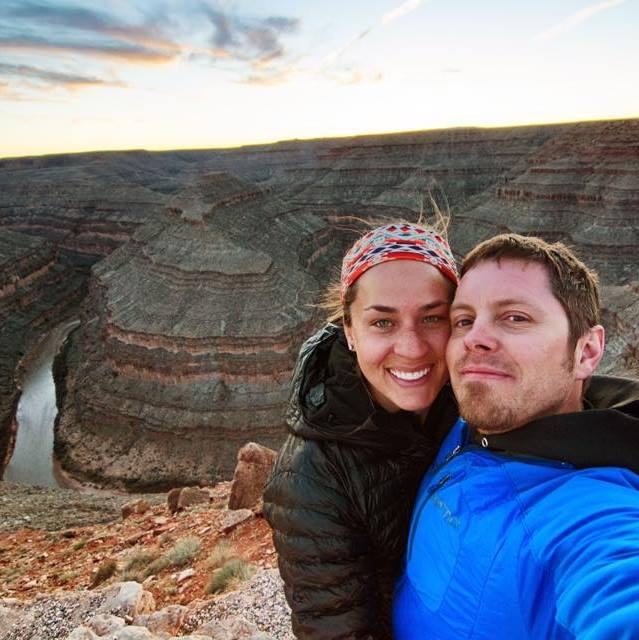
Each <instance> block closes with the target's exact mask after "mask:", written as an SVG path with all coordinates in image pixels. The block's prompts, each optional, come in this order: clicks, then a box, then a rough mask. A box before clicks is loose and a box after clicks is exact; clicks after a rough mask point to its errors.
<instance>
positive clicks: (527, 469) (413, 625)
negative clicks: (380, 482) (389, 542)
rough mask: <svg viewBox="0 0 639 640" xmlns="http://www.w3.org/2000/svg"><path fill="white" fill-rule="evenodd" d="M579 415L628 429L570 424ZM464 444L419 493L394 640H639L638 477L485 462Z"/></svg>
mask: <svg viewBox="0 0 639 640" xmlns="http://www.w3.org/2000/svg"><path fill="white" fill-rule="evenodd" d="M635 406H636V403H635ZM585 414H590V415H589V416H588V418H590V421H591V422H592V418H593V416H594V417H599V419H607V420H610V421H612V422H613V423H618V422H619V421H620V420H621V422H623V421H624V420H625V419H626V417H627V416H623V415H622V414H621V412H619V411H615V410H610V411H597V412H587V411H586V412H580V413H579V414H568V416H567V417H566V420H567V421H568V422H570V420H572V421H574V422H575V424H577V426H578V423H579V420H583V419H584V418H586V416H585ZM553 419H554V421H555V423H556V424H557V425H558V426H559V428H561V426H562V420H563V417H562V416H555V417H554V418H553ZM586 419H587V418H586ZM544 420H545V423H546V426H548V423H549V421H550V423H552V421H553V420H552V419H544ZM627 422H630V423H634V424H630V425H629V424H624V425H622V426H623V427H624V428H632V427H634V428H635V429H636V428H637V425H638V424H639V422H638V421H637V420H636V418H632V419H630V418H628V420H627ZM551 426H552V425H551ZM617 426H619V425H617ZM600 427H601V424H600ZM584 431H586V430H584ZM600 431H601V429H600ZM531 433H534V431H531ZM635 435H636V434H635ZM472 436H473V434H472V433H470V430H469V429H468V427H467V425H466V423H465V422H464V421H463V420H461V419H460V420H459V421H458V422H457V424H456V425H455V427H454V428H453V430H452V431H451V433H450V434H449V436H448V438H447V439H446V440H445V442H444V444H443V445H442V448H441V450H440V452H439V455H438V458H437V460H436V461H435V463H434V464H433V466H432V468H431V470H430V471H429V472H428V473H427V474H426V476H425V477H424V480H423V482H422V485H421V488H420V490H419V494H418V497H417V501H416V504H415V508H414V511H413V517H412V522H411V528H410V534H409V541H408V547H407V557H406V567H405V571H404V573H403V575H402V577H401V578H400V580H399V582H398V585H397V589H396V594H395V602H394V610H393V624H394V633H395V638H396V640H409V639H417V638H419V639H420V640H427V639H433V640H461V639H464V638H473V639H477V640H480V639H481V640H484V639H485V640H497V639H500V638H504V639H508V640H513V639H517V640H519V639H522V640H523V639H527V638H531V639H533V638H534V639H535V640H537V639H538V640H542V639H543V640H550V639H564V638H583V639H586V638H587V639H592V640H607V639H610V640H613V639H614V640H623V639H625V638H627V639H630V638H635V639H636V638H639V476H638V475H636V474H635V473H633V472H631V471H629V470H627V469H621V468H614V467H598V468H597V467H590V468H583V469H578V468H575V466H573V464H570V463H568V462H565V461H557V460H551V459H544V458H538V457H530V456H526V455H523V454H521V453H516V454H513V453H512V451H509V452H504V451H492V450H489V449H488V448H485V447H486V446H488V447H490V443H488V442H487V439H483V440H484V441H483V445H484V446H482V444H481V440H479V439H478V440H479V441H478V443H477V444H475V443H474V442H472V441H471V437H472ZM633 437H634V436H633ZM603 448H605V447H603Z"/></svg>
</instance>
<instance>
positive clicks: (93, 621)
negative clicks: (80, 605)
mask: <svg viewBox="0 0 639 640" xmlns="http://www.w3.org/2000/svg"><path fill="white" fill-rule="evenodd" d="M125 625H126V622H125V621H124V619H123V618H120V617H118V616H114V615H111V614H109V613H99V614H97V615H95V616H93V617H92V618H90V619H89V620H87V622H86V626H87V627H89V628H90V629H91V630H93V631H95V633H97V634H98V635H99V636H105V635H107V634H109V633H114V632H115V631H117V630H118V629H121V628H122V627H124V626H125Z"/></svg>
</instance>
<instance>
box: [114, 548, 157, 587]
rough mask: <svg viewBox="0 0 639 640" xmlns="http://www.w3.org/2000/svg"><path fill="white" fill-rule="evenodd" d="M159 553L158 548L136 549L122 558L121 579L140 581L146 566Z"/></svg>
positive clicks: (155, 558)
mask: <svg viewBox="0 0 639 640" xmlns="http://www.w3.org/2000/svg"><path fill="white" fill-rule="evenodd" d="M159 555H160V551H159V549H156V548H155V547H153V548H151V549H137V550H136V551H134V552H133V553H131V554H130V555H128V556H127V557H126V558H125V560H124V566H123V567H122V580H124V581H125V582H126V581H128V580H135V581H136V582H142V581H143V580H144V577H145V571H146V568H147V567H148V566H149V565H150V564H151V563H152V562H153V561H155V560H157V559H158V557H159Z"/></svg>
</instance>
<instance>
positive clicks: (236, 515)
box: [220, 509, 253, 533]
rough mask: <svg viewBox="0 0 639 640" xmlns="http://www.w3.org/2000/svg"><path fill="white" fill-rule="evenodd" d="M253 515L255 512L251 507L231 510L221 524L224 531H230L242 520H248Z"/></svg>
mask: <svg viewBox="0 0 639 640" xmlns="http://www.w3.org/2000/svg"><path fill="white" fill-rule="evenodd" d="M252 517H253V512H252V511H251V510H250V509H237V510H235V511H229V512H228V513H227V514H226V516H225V517H224V519H223V520H222V524H221V525H220V527H221V529H222V531H223V532H224V533H229V532H230V531H232V530H233V529H235V527H237V526H238V525H239V524H242V522H246V521H247V520H250V519H251V518H252Z"/></svg>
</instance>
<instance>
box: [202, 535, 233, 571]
mask: <svg viewBox="0 0 639 640" xmlns="http://www.w3.org/2000/svg"><path fill="white" fill-rule="evenodd" d="M231 558H233V551H232V549H231V545H230V544H229V543H228V542H227V541H226V540H222V541H221V542H218V543H217V544H216V545H215V547H213V550H212V551H211V553H210V555H209V557H208V558H207V559H206V566H207V567H208V568H209V569H219V568H220V567H221V566H222V565H223V564H226V562H227V561H228V560H230V559H231Z"/></svg>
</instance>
